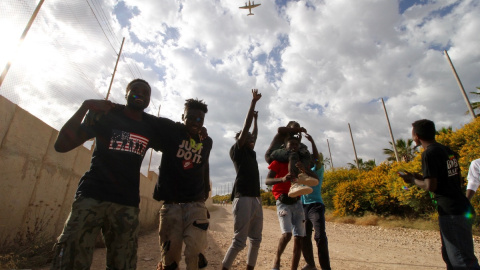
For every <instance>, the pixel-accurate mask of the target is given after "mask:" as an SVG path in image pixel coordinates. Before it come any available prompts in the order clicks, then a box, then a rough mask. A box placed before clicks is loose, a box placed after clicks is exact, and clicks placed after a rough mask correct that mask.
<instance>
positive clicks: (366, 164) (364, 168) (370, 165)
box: [347, 158, 377, 171]
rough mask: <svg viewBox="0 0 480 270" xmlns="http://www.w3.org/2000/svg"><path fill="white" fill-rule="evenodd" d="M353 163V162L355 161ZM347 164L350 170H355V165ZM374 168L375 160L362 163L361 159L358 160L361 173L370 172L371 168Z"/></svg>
mask: <svg viewBox="0 0 480 270" xmlns="http://www.w3.org/2000/svg"><path fill="white" fill-rule="evenodd" d="M353 162H355V160H354V161H353ZM347 164H348V166H350V169H356V168H357V165H356V164H355V163H347ZM375 166H377V164H375V159H370V160H368V161H365V162H364V161H363V159H361V158H358V167H359V169H360V170H362V171H370V170H372V169H373V168H375Z"/></svg>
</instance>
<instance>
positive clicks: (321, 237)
mask: <svg viewBox="0 0 480 270" xmlns="http://www.w3.org/2000/svg"><path fill="white" fill-rule="evenodd" d="M308 219H310V220H311V221H312V224H313V228H314V230H315V236H314V239H315V242H316V243H317V249H318V261H319V263H320V267H321V269H322V270H330V255H329V252H328V238H327V233H326V232H325V205H324V204H322V203H315V204H313V205H312V208H311V210H310V212H309V217H308Z"/></svg>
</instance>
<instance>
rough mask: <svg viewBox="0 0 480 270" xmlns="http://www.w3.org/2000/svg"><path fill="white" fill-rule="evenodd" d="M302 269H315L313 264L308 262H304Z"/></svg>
mask: <svg viewBox="0 0 480 270" xmlns="http://www.w3.org/2000/svg"><path fill="white" fill-rule="evenodd" d="M302 270H317V268H316V267H315V266H311V265H310V264H306V265H305V266H304V267H302Z"/></svg>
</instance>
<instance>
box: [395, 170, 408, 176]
mask: <svg viewBox="0 0 480 270" xmlns="http://www.w3.org/2000/svg"><path fill="white" fill-rule="evenodd" d="M397 173H398V174H399V175H401V176H405V175H407V174H406V173H405V172H404V171H398V172H397Z"/></svg>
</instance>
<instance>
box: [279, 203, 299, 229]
mask: <svg viewBox="0 0 480 270" xmlns="http://www.w3.org/2000/svg"><path fill="white" fill-rule="evenodd" d="M277 216H278V221H279V222H280V229H281V230H282V234H283V233H292V234H293V236H301V237H303V236H305V212H304V211H303V206H302V201H301V200H298V201H297V202H296V203H295V204H292V205H288V204H284V203H281V202H280V201H279V200H277Z"/></svg>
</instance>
